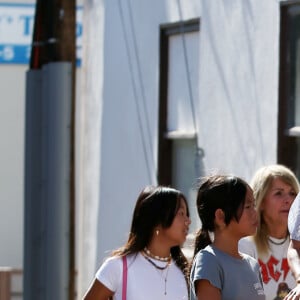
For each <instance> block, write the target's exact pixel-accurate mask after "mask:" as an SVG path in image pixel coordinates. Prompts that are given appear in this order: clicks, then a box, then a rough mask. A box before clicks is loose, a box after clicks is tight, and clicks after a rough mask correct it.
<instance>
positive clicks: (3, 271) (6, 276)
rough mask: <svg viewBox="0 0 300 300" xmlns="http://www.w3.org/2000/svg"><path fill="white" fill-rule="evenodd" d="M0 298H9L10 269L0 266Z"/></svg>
mask: <svg viewBox="0 0 300 300" xmlns="http://www.w3.org/2000/svg"><path fill="white" fill-rule="evenodd" d="M0 299H1V300H10V299H11V269H10V268H7V267H0Z"/></svg>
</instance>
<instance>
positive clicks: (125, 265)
mask: <svg viewBox="0 0 300 300" xmlns="http://www.w3.org/2000/svg"><path fill="white" fill-rule="evenodd" d="M122 261H123V283H122V300H126V294H127V259H126V255H125V256H123V257H122Z"/></svg>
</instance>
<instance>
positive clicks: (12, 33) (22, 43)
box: [0, 3, 82, 65]
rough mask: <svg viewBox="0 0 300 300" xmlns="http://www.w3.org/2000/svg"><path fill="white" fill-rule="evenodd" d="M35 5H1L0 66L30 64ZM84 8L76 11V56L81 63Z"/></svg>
mask: <svg viewBox="0 0 300 300" xmlns="http://www.w3.org/2000/svg"><path fill="white" fill-rule="evenodd" d="M34 14H35V5H34V4H17V3H13V4H12V3H0V64H28V63H29V60H30V54H31V43H32V37H33V27H34ZM81 47H82V7H77V10H76V48H77V49H76V50H77V51H76V52H77V53H76V56H77V65H80V62H81Z"/></svg>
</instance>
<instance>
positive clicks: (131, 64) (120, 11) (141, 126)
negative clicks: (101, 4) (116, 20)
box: [118, 0, 152, 182]
mask: <svg viewBox="0 0 300 300" xmlns="http://www.w3.org/2000/svg"><path fill="white" fill-rule="evenodd" d="M118 7H119V13H120V19H121V23H122V29H123V34H124V41H125V48H126V54H127V58H128V65H129V72H130V78H131V83H132V89H133V94H134V100H135V104H136V107H137V110H138V113H137V117H138V123H139V127H140V129H141V139H142V148H143V153H144V157H145V161H146V168H147V173H148V177H149V180H150V182H152V172H151V169H152V168H151V165H150V161H149V158H148V152H147V145H146V137H145V135H144V130H143V128H144V127H143V123H142V119H141V113H140V111H141V110H140V106H139V101H138V92H137V85H136V82H135V79H134V78H135V76H134V72H133V63H132V59H131V55H130V47H129V41H128V36H127V32H126V26H125V17H124V13H123V8H122V4H121V0H118ZM146 114H147V113H146ZM150 139H151V137H150V138H149V140H150Z"/></svg>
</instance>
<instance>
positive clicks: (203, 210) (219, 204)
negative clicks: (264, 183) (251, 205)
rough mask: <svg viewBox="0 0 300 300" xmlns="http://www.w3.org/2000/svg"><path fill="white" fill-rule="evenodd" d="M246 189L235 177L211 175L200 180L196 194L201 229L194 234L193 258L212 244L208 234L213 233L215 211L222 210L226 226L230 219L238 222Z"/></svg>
mask: <svg viewBox="0 0 300 300" xmlns="http://www.w3.org/2000/svg"><path fill="white" fill-rule="evenodd" d="M248 187H249V185H248V184H247V183H246V181H244V180H243V179H241V178H239V177H236V176H229V175H211V176H207V177H205V178H203V179H202V180H201V182H200V186H199V189H198V194H197V211H198V215H199V218H200V220H201V223H202V228H201V229H200V230H199V231H198V232H197V234H196V239H195V248H194V256H195V255H196V254H197V253H198V251H199V250H201V249H203V248H205V247H206V246H207V245H209V244H211V243H212V241H211V238H210V235H209V232H214V231H215V223H214V219H215V212H216V210H217V209H219V208H220V209H222V210H223V212H224V215H225V224H226V225H228V224H229V223H230V221H231V220H232V219H235V220H236V221H237V222H238V221H239V220H240V218H241V215H242V213H243V206H244V203H245V198H246V193H247V188H248Z"/></svg>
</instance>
